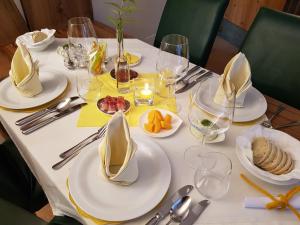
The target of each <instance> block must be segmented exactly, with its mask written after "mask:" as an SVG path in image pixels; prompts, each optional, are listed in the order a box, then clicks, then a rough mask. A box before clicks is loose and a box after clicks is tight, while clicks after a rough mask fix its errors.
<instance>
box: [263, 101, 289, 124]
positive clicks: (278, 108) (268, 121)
mask: <svg viewBox="0 0 300 225" xmlns="http://www.w3.org/2000/svg"><path fill="white" fill-rule="evenodd" d="M283 110H285V107H284V106H283V105H279V106H278V107H277V109H276V111H275V112H274V113H273V114H272V115H271V117H270V118H269V119H268V120H265V121H263V122H262V123H261V125H262V126H264V127H267V128H272V123H271V122H272V120H273V119H274V118H275V116H277V115H278V114H279V113H281V112H282V111H283Z"/></svg>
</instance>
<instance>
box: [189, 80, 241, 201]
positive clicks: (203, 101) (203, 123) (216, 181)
mask: <svg viewBox="0 0 300 225" xmlns="http://www.w3.org/2000/svg"><path fill="white" fill-rule="evenodd" d="M218 81H219V80H218V77H217V76H216V75H211V76H208V77H203V78H202V79H201V80H200V81H199V83H198V85H197V87H195V89H194V90H192V94H191V100H190V104H189V108H188V120H189V128H190V131H191V133H192V135H194V136H195V137H196V138H197V139H199V140H200V141H201V143H202V145H198V146H192V147H189V148H188V149H187V150H186V151H185V153H184V159H185V160H186V162H187V163H188V164H189V165H190V166H191V167H192V168H194V169H195V170H196V172H195V177H194V182H195V185H196V188H197V189H198V191H199V192H200V193H201V194H202V195H204V196H205V197H207V198H212V199H216V198H220V197H222V196H223V195H225V194H226V193H227V191H228V188H229V183H230V180H229V177H230V174H231V161H230V159H228V158H227V157H226V155H224V154H222V153H217V152H212V151H210V150H207V147H206V146H205V143H206V142H213V141H214V140H215V139H217V138H218V137H220V135H225V133H226V131H227V130H228V129H229V127H230V125H231V123H232V119H233V116H234V109H235V89H234V86H233V85H232V86H231V87H232V88H231V90H232V91H231V92H228V93H224V96H223V98H221V99H220V101H219V102H218V104H217V103H215V102H214V96H215V94H216V92H217V89H218V85H219V82H218ZM204 149H205V150H204ZM219 168H221V169H219Z"/></svg>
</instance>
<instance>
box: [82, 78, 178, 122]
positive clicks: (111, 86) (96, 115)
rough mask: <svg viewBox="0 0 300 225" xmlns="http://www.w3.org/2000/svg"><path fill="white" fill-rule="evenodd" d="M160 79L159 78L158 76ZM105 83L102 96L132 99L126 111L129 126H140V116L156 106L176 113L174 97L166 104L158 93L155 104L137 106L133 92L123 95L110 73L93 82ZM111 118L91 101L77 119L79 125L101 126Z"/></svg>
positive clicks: (91, 97) (91, 93)
mask: <svg viewBox="0 0 300 225" xmlns="http://www.w3.org/2000/svg"><path fill="white" fill-rule="evenodd" d="M140 76H142V77H148V76H152V77H157V76H158V75H157V74H142V75H140ZM157 79H158V78H157ZM99 80H101V82H102V83H103V86H102V88H101V93H100V95H101V98H102V97H105V96H107V95H110V96H124V98H125V99H127V100H128V101H130V110H129V112H127V113H126V119H127V121H128V124H129V126H138V124H139V119H140V116H141V115H142V114H143V113H144V112H146V111H147V110H149V109H155V108H162V109H166V110H169V111H172V112H174V113H176V99H175V98H172V99H170V100H169V102H168V104H166V99H164V98H161V97H159V96H157V95H155V97H154V105H153V106H135V105H134V100H133V93H132V92H131V93H128V94H125V95H121V94H119V93H118V91H117V89H116V81H115V80H114V79H113V78H111V76H110V74H109V73H106V74H103V75H100V76H96V77H95V78H94V80H93V81H92V83H93V82H94V83H96V82H99ZM96 94H97V93H95V92H92V91H91V92H89V93H88V95H89V96H88V98H90V99H93V96H90V95H96ZM110 119H111V116H109V115H106V114H105V113H103V112H101V111H100V110H99V109H98V107H97V104H96V102H94V103H89V104H88V105H87V106H85V107H83V108H81V110H80V116H79V119H78V121H77V126H78V127H100V126H103V125H104V124H106V123H107V122H108V121H109V120H110Z"/></svg>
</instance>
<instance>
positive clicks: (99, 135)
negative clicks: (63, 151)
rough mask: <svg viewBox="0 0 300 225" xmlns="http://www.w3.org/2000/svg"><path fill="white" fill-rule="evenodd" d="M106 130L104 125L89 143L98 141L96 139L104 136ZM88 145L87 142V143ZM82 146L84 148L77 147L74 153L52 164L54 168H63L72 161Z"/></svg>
mask: <svg viewBox="0 0 300 225" xmlns="http://www.w3.org/2000/svg"><path fill="white" fill-rule="evenodd" d="M100 129H101V128H100ZM100 129H99V130H100ZM105 132H106V126H103V127H102V129H101V130H100V132H99V134H98V135H95V136H94V138H92V139H91V141H90V142H89V143H91V142H93V141H96V140H98V139H100V138H102V137H103V136H104V134H105ZM97 133H98V132H97ZM89 143H88V144H89ZM86 145H87V144H86ZM86 145H84V146H86ZM82 148H83V147H80V148H76V149H75V150H73V151H72V154H70V155H69V156H67V157H65V158H63V159H62V160H61V161H59V162H57V163H55V164H54V165H53V166H52V169H54V170H58V169H60V168H62V167H63V166H64V165H66V164H67V163H68V162H70V161H71V160H72V159H73V158H74V157H75V156H77V155H78V154H79V153H80V152H81V150H82Z"/></svg>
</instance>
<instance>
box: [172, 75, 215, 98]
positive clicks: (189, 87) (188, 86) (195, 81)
mask: <svg viewBox="0 0 300 225" xmlns="http://www.w3.org/2000/svg"><path fill="white" fill-rule="evenodd" d="M212 74H213V73H212V72H211V71H207V72H206V73H204V74H202V75H201V76H200V77H198V78H197V79H196V80H193V81H192V82H190V83H188V84H186V85H184V86H183V87H182V88H180V89H179V90H177V91H176V92H175V93H176V94H180V93H183V92H185V91H187V90H189V89H191V88H192V87H194V86H195V85H196V84H197V83H199V82H200V81H201V80H202V79H204V78H206V77H208V76H210V75H212Z"/></svg>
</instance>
